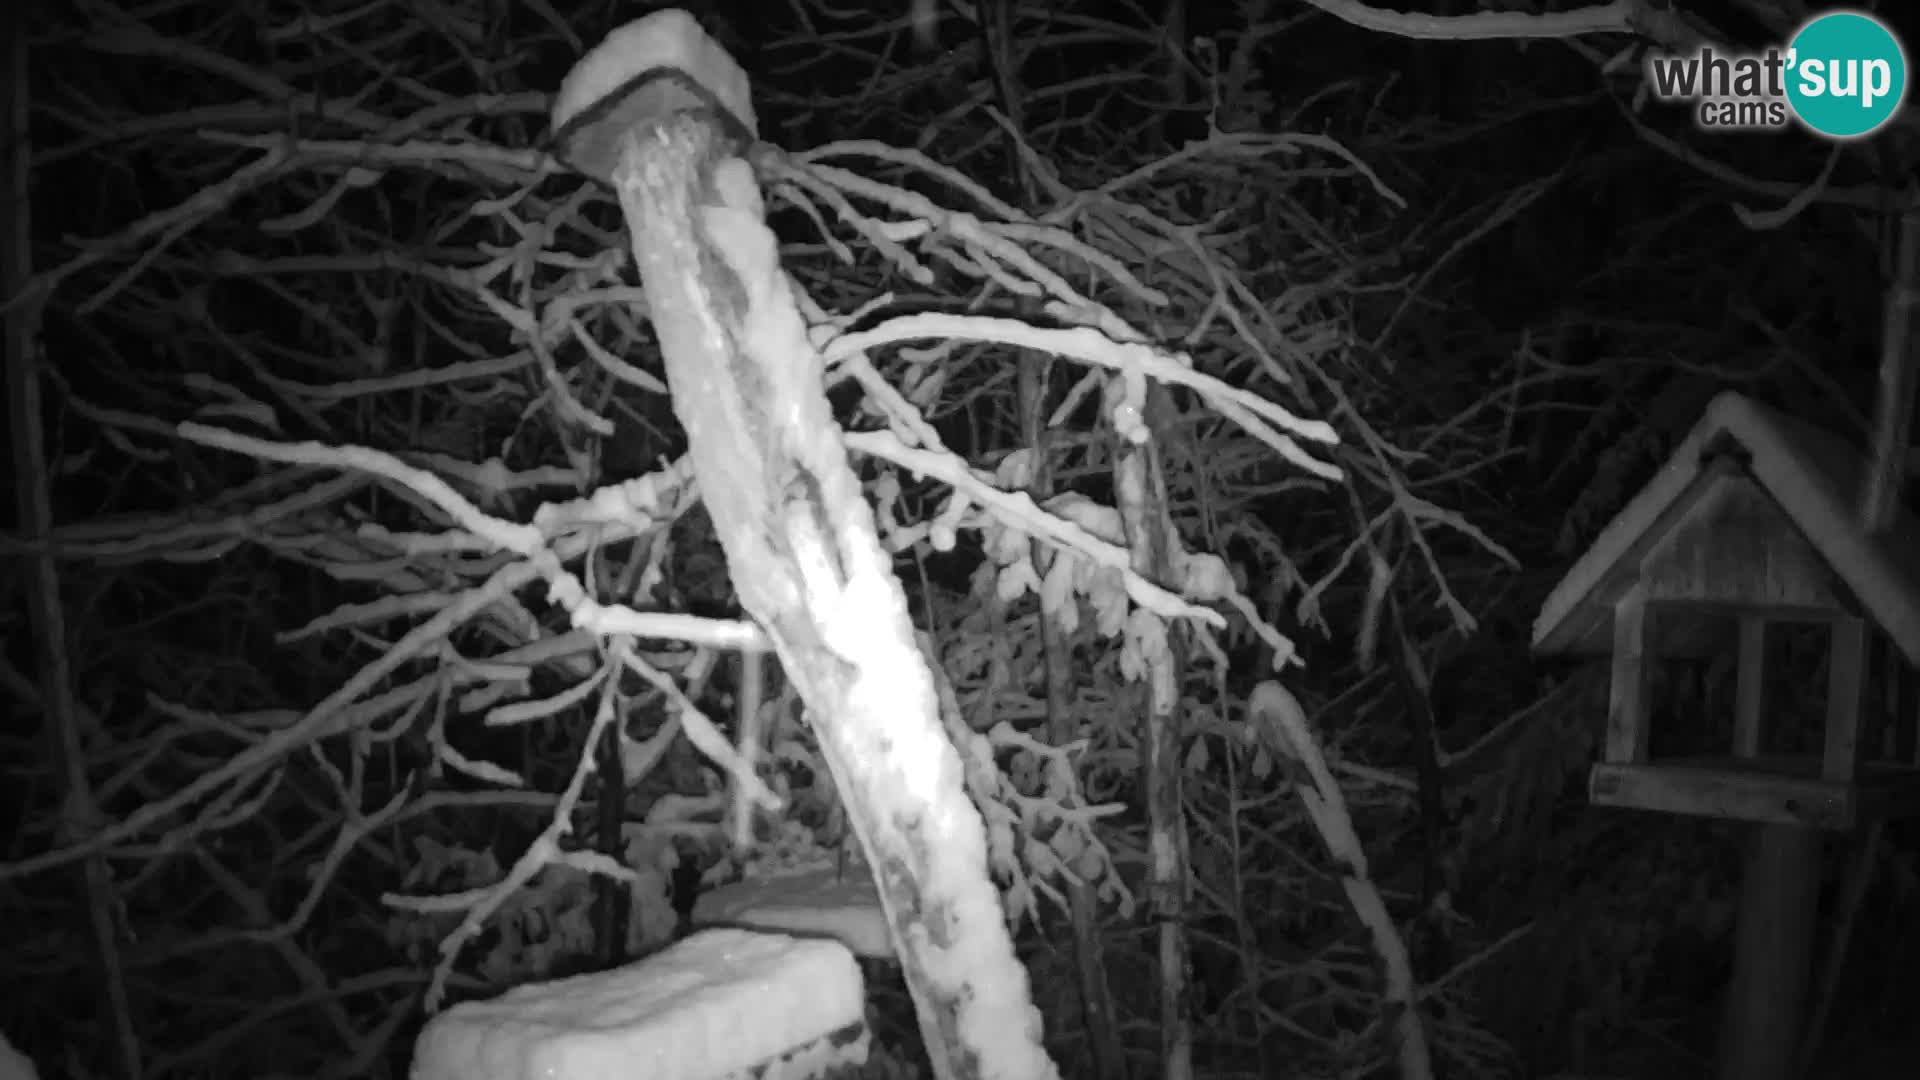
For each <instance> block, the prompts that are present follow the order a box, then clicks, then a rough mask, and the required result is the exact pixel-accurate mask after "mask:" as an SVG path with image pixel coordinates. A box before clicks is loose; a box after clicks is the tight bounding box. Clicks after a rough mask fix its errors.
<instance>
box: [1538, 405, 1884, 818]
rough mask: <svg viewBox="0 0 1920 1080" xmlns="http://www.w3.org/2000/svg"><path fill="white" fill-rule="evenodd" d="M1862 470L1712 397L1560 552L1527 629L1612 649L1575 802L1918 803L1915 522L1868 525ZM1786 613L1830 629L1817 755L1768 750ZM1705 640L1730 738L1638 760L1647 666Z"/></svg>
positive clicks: (1648, 720)
mask: <svg viewBox="0 0 1920 1080" xmlns="http://www.w3.org/2000/svg"><path fill="white" fill-rule="evenodd" d="M1865 475H1866V467H1865V464H1864V462H1863V461H1862V459H1861V456H1860V455H1859V454H1858V453H1857V452H1856V451H1854V450H1853V449H1852V448H1851V447H1849V446H1847V445H1846V444H1845V443H1844V442H1843V441H1841V440H1840V439H1838V438H1836V437H1834V436H1833V435H1831V434H1830V433H1827V432H1824V431H1820V430H1817V429H1814V428H1811V427H1808V426H1806V425H1804V424H1801V423H1799V422H1797V421H1795V420H1792V419H1790V418H1788V417H1786V416H1783V415H1781V414H1779V413H1777V412H1775V411H1773V410H1771V409H1769V408H1767V407H1765V406H1763V405H1760V404H1758V403H1756V402H1754V401H1751V400H1749V399H1747V398H1745V397H1743V396H1741V395H1739V394H1735V393H1725V394H1722V395H1720V396H1719V397H1717V398H1715V399H1714V401H1713V402H1712V403H1711V404H1710V405H1709V406H1708V408H1707V410H1706V412H1705V414H1704V415H1703V416H1702V418H1701V420H1700V422H1699V423H1698V424H1696V425H1695V427H1694V430H1693V431H1692V433H1691V434H1689V435H1688V436H1687V438H1686V439H1685V441H1683V442H1682V443H1681V444H1680V446H1679V448H1678V449H1676V450H1675V451H1674V453H1673V454H1672V456H1671V457H1670V458H1669V459H1668V460H1667V462H1666V464H1665V466H1663V467H1662V468H1661V470H1660V472H1659V474H1658V475H1657V476H1656V477H1655V478H1654V479H1653V481H1652V482H1651V483H1650V484H1648V485H1647V487H1646V488H1645V489H1643V490H1642V491H1641V492H1640V493H1639V494H1638V495H1637V496H1636V497H1635V498H1634V499H1633V500H1632V501H1631V502H1630V503H1629V504H1628V505H1627V507H1626V508H1625V509H1624V510H1622V511H1621V512H1620V513H1619V515H1618V516H1617V517H1615V518H1614V519H1613V521H1612V522H1611V523H1610V524H1608V526H1607V527H1606V529H1605V530H1603V531H1602V532H1601V534H1600V536H1599V537H1598V538H1597V539H1596V540H1595V541H1594V543H1593V546H1592V547H1591V548H1590V549H1589V550H1588V551H1587V552H1586V554H1585V555H1584V556H1582V557H1581V559H1580V560H1579V561H1578V562H1577V563H1575V564H1574V566H1573V569H1572V570H1571V571H1569V572H1568V573H1567V575H1566V577H1565V578H1564V579H1563V580H1562V581H1561V582H1560V585H1559V586H1558V587H1557V588H1556V589H1555V590H1554V591H1553V593H1552V594H1551V595H1550V596H1549V597H1548V599H1547V601H1546V603H1545V605H1544V606H1543V607H1542V609H1541V612H1540V616H1539V618H1538V619H1537V620H1535V622H1534V632H1533V642H1534V649H1535V650H1536V651H1537V652H1541V653H1558V654H1573V655H1592V656H1601V655H1606V656H1610V657H1611V662H1612V669H1613V677H1612V688H1611V700H1610V704H1609V709H1608V713H1607V729H1606V747H1605V751H1604V754H1603V756H1602V760H1601V761H1600V762H1599V763H1598V764H1596V765H1595V766H1594V768H1593V771H1592V774H1591V777H1590V781H1589V794H1590V797H1591V799H1592V801H1593V802H1595V803H1597V804H1599V805H1603V806H1622V807H1637V808H1640V809H1643V810H1660V811H1665V812H1667V813H1672V814H1694V815H1701V816H1706V817H1716V818H1729V819H1735V820H1743V821H1755V822H1770V823H1777V824H1792V825H1806V826H1813V827H1817V828H1822V829H1830V830H1845V829H1851V828H1853V827H1854V826H1856V825H1859V824H1861V823H1863V822H1865V821H1868V820H1871V819H1873V818H1876V817H1892V816H1900V815H1908V814H1913V813H1916V812H1920V761H1917V760H1916V756H1915V750H1914V741H1915V735H1914V725H1915V724H1916V722H1920V720H1917V719H1916V713H1917V712H1920V706H1916V705H1915V704H1914V701H1913V693H1912V686H1913V683H1914V671H1915V669H1917V668H1920V523H1916V522H1915V520H1914V518H1913V515H1912V514H1910V513H1904V512H1903V513H1901V514H1899V515H1898V517H1897V519H1896V521H1895V523H1894V525H1893V527H1892V528H1891V529H1890V530H1887V531H1886V532H1884V533H1882V534H1881V535H1879V536H1869V535H1867V534H1866V533H1865V531H1864V530H1863V529H1862V528H1861V526H1860V525H1859V524H1858V517H1857V514H1856V512H1855V509H1854V507H1855V504H1856V502H1857V499H1856V490H1857V488H1858V486H1859V484H1860V483H1861V479H1862V478H1863V477H1864V476H1865ZM1792 624H1799V625H1815V626H1821V627H1824V628H1826V631H1827V633H1828V634H1829V641H1830V644H1829V653H1828V657H1827V662H1826V665H1825V666H1826V694H1825V699H1826V700H1825V717H1824V724H1823V740H1822V747H1821V749H1820V751H1819V752H1818V753H1805V752H1802V753H1776V752H1770V750H1769V745H1768V734H1769V726H1770V722H1772V721H1776V720H1777V719H1778V718H1777V717H1772V716H1769V715H1768V707H1767V696H1768V695H1767V676H1768V670H1767V652H1766V642H1767V631H1768V628H1769V627H1772V626H1781V625H1792ZM1876 637H1878V638H1879V641H1877V642H1876V640H1875V639H1876ZM1876 644H1878V645H1881V646H1883V647H1882V648H1879V649H1876V648H1874V646H1875V645H1876ZM1720 650H1727V651H1728V652H1729V653H1731V654H1733V656H1734V657H1735V661H1734V662H1735V665H1736V670H1735V676H1734V682H1735V686H1734V693H1733V722H1732V733H1731V739H1730V741H1729V745H1727V746H1726V748H1725V750H1724V752H1721V753H1713V754H1693V755H1688V756H1682V757H1677V758H1668V759H1661V758H1658V757H1654V756H1652V755H1651V753H1650V750H1651V748H1652V746H1653V744H1654V741H1655V737H1656V736H1658V735H1661V734H1663V733H1662V732H1656V731H1655V730H1654V729H1653V721H1654V717H1655V715H1656V710H1655V707H1654V706H1655V702H1654V700H1653V696H1654V688H1655V685H1656V683H1655V679H1654V676H1655V674H1656V671H1657V665H1659V664H1660V663H1661V662H1662V661H1663V660H1665V659H1668V658H1695V659H1698V658H1702V657H1706V656H1710V655H1712V654H1714V653H1716V652H1718V651H1720ZM1876 661H1877V663H1876ZM1661 715H1663V716H1665V715H1670V714H1668V713H1663V714H1661ZM1689 719H1690V718H1688V717H1685V716H1678V717H1673V720H1675V721H1677V722H1681V723H1685V722H1687V721H1688V720H1689Z"/></svg>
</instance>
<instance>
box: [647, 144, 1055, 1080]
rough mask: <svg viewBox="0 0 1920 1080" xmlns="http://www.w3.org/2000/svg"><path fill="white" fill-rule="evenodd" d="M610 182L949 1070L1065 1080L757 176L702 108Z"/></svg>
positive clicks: (704, 483) (723, 536)
mask: <svg viewBox="0 0 1920 1080" xmlns="http://www.w3.org/2000/svg"><path fill="white" fill-rule="evenodd" d="M629 138H630V139H631V140H632V141H631V144H630V145H629V146H627V147H626V148H625V150H624V151H623V160H624V161H626V162H627V166H628V167H625V168H623V169H622V170H620V172H619V173H618V175H617V176H616V187H617V188H618V190H619V197H620V205H621V208H622V210H623V211H624V213H625V214H626V217H627V221H628V224H629V227H630V229H631V233H632V244H633V253H634V258H635V261H636V263H637V265H638V266H639V268H640V272H641V276H642V280H643V284H644V287H645V293H646V299H647V305H648V308H649V309H650V317H651V319H652V322H653V325H654V327H655V329H656V331H657V332H658V334H659V337H660V343H661V351H662V353H663V355H664V357H665V362H666V369H667V376H668V383H669V385H670V387H671V389H672V392H673V404H674V410H675V413H676V415H677V416H678V417H679V418H680V422H681V424H682V426H683V427H684V428H685V429H686V432H687V438H688V443H689V447H690V452H691V458H692V462H693V467H694V473H695V476H696V477H697V479H698V482H699V487H700V491H701V494H702V497H703V498H704V500H705V502H706V504H707V507H708V510H709V512H710V513H711V515H712V518H713V523H714V527H715V532H716V533H717V535H718V536H719V539H720V543H721V546H722V548H723V549H724V550H725V552H726V555H727V562H728V566H729V569H730V571H731V573H732V576H733V579H734V585H735V590H736V592H737V593H738V595H739V597H740V602H741V606H742V607H743V608H745V609H746V611H747V612H748V613H749V614H751V615H752V616H753V617H754V619H755V620H756V621H758V622H759V623H760V625H761V626H762V627H763V628H764V629H765V630H766V632H767V635H768V637H769V638H770V639H771V641H772V644H773V648H774V650H775V652H776V653H777V654H778V655H779V657H780V660H781V662H782V664H783V665H784V666H785V668H786V672H787V675H788V677H789V678H791V679H792V680H793V682H794V684H795V686H796V687H797V688H798V689H799V691H800V694H801V696H802V697H803V698H804V700H805V701H806V704H807V709H808V713H809V716H810V718H811V722H812V724H813V727H814V730H815V733H816V734H817V736H818V738H819V742H820V746H821V750H822V753H823V755H824V756H825V758H826V761H827V763H828V767H829V768H830V769H831V771H832V773H833V779H834V783H835V785H836V786H837V787H838V789H839V791H840V793H841V797H842V799H843V800H844V802H845V804H846V806H847V809H848V816H849V819H850V821H851V823H852V826H853V829H854V832H855V834H856V836H857V837H858V839H859V841H860V843H861V846H862V849H863V850H864V852H865V854H866V856H867V861H868V864H869V865H870V866H871V867H872V868H873V873H874V876H875V879H876V883H877V884H878V886H879V891H880V896H881V900H882V903H883V905H884V907H885V909H886V912H887V918H888V922H889V924H890V927H891V930H892V933H893V936H894V940H895V947H896V949H897V950H898V955H899V956H900V959H901V963H902V965H903V967H904V969H905V973H906V979H907V984H908V986H909V988H910V990H911V991H912V994H913V998H914V1003H915V1005H916V1007H917V1010H918V1012H919V1018H920V1027H921V1031H922V1033H923V1036H924V1038H925V1040H926V1045H927V1050H928V1053H929V1056H930V1058H931V1059H932V1061H933V1064H934V1069H935V1072H936V1074H937V1075H938V1076H940V1077H942V1078H949V1077H952V1078H972V1077H993V1078H1004V1080H1016V1078H1017V1080H1029V1078H1040V1080H1044V1078H1047V1077H1051V1076H1054V1075H1056V1071H1055V1068H1054V1066H1053V1063H1052V1062H1051V1061H1050V1060H1049V1059H1048V1058H1047V1056H1046V1053H1045V1051H1044V1050H1043V1049H1042V1048H1041V1045H1040V1018H1039V1014H1038V1012H1037V1010H1035V1009H1034V1007H1033V1005H1032V1002H1031V995H1030V992H1029V988H1028V984H1027V977H1026V972H1025V970H1024V969H1023V968H1022V967H1021V966H1020V963H1019V961H1018V959H1017V958H1016V957H1015V956H1014V952H1013V943H1012V938H1011V936H1010V934H1009V932H1008V930H1007V926H1006V922H1005V920H1004V917H1003V915H1002V911H1001V906H1000V901H999V895H998V892H997V891H996V889H995V888H994V885H993V883H992V880H991V879H990V877H989V876H988V872H987V862H986V840H985V829H984V825H983V823H982V821H981V818H980V814H979V812H978V810H977V809H976V808H975V807H974V806H973V804H972V803H971V802H970V801H969V800H968V798H967V796H966V793H965V791H964V789H963V787H962V782H961V767H960V761H959V758H958V755H957V754H956V753H955V751H954V749H953V747H952V745H951V743H950V742H949V741H948V739H947V737H946V734H945V732H944V730H943V728H942V726H941V722H940V719H939V714H938V711H937V709H938V705H937V701H936V697H935V693H934V688H933V682H932V678H931V675H930V673H929V671H928V669H927V666H926V661H925V659H924V658H923V656H922V655H921V653H920V651H919V649H918V648H917V646H916V645H915V643H914V639H913V634H912V625H911V623H910V622H909V620H908V618H907V612H906V599H905V596H904V594H903V593H902V591H901V588H900V584H899V581H898V580H897V579H896V578H895V576H894V574H893V571H892V566H891V561H890V559H889V558H888V557H887V555H886V553H885V552H884V550H883V549H882V548H881V546H880V541H879V537H878V534H877V533H876V531H875V528H874V520H873V514H872V510H871V508H870V507H869V506H868V505H867V503H866V501H865V497H864V494H863V493H862V491H861V488H860V484H859V480H858V478H857V477H856V476H855V475H854V473H853V471H852V469H851V468H850V467H849V466H848V463H847V459H846V451H845V448H844V446H843V445H842V443H841V439H840V429H839V426H838V425H837V424H836V423H835V421H834V419H833V415H832V413H831V411H830V409H829V406H828V403H827V399H826V393H825V388H824V383H823V378H822V364H821V360H820V357H819V354H818V352H817V351H816V350H815V349H814V347H813V346H812V344H811V343H810V341H809V339H808V337H807V333H806V327H805V324H804V322H803V320H802V318H801V315H800V312H799V309H798V307H797V306H796V304H795V301H794V297H793V294H792V292H791V291H790V290H791V288H792V286H791V284H790V282H789V280H788V278H787V276H786V274H785V273H784V271H783V270H782V269H781V266H780V262H779V258H778V249H777V246H776V243H775V239H774V236H773V234H772V233H771V232H770V231H769V230H768V229H767V227H766V225H765V223H764V208H763V204H762V196H761V193H760V190H759V186H758V183H757V181H756V179H755V177H754V174H753V170H752V169H751V167H749V165H748V164H747V163H746V162H745V161H744V160H742V159H741V158H739V157H736V156H733V155H734V152H735V149H736V147H735V146H734V145H733V143H732V140H730V139H728V138H727V137H726V136H725V133H724V132H723V131H722V130H721V128H720V127H719V125H717V124H715V123H714V122H713V120H712V119H710V118H708V117H705V116H702V115H699V114H696V113H689V112H681V113H678V114H675V115H671V116H668V117H665V118H663V119H660V120H658V121H656V122H653V123H649V124H646V125H642V126H641V127H640V128H639V129H637V130H635V131H633V132H631V133H630V135H629Z"/></svg>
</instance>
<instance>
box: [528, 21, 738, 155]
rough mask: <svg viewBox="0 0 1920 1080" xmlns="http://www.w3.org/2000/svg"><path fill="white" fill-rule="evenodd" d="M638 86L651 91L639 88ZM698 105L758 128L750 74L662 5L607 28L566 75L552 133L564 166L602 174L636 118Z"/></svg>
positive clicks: (695, 26)
mask: <svg viewBox="0 0 1920 1080" xmlns="http://www.w3.org/2000/svg"><path fill="white" fill-rule="evenodd" d="M663 76H664V77H665V78H663ZM642 86H650V87H652V91H653V92H651V93H647V94H641V93H637V92H636V91H637V90H638V89H639V88H640V87H642ZM701 105H714V106H718V107H719V108H720V109H723V110H725V112H726V114H727V115H728V116H729V117H731V118H732V120H733V121H734V122H736V123H738V124H739V125H740V129H741V130H742V131H743V132H744V133H745V134H746V135H747V136H748V137H749V138H752V137H754V135H755V133H756V131H757V130H758V123H759V122H758V120H757V119H756V118H755V116H754V112H753V90H752V87H751V85H750V84H749V82H748V79H747V73H746V72H745V71H743V70H742V69H741V67H740V65H739V64H738V63H737V62H736V61H735V60H734V59H733V57H732V56H730V55H729V54H728V53H727V50H725V49H724V48H721V46H720V43H719V42H717V41H714V40H713V38H711V37H709V36H708V35H707V32H706V31H705V30H703V29H701V27H700V24H699V22H697V21H696V20H695V19H694V17H693V16H691V15H689V14H687V13H686V12H684V11H682V10H680V9H679V8H663V9H661V10H659V11H655V12H652V13H650V14H647V15H644V16H642V17H640V18H638V19H635V20H633V21H632V22H630V23H627V24H626V25H625V26H622V27H620V28H618V29H616V30H614V31H613V32H612V33H611V34H608V35H607V37H606V39H605V40H604V41H602V42H601V43H600V44H598V45H596V46H594V47H593V49H591V50H590V51H588V53H587V55H586V56H584V57H581V59H580V62H579V63H577V64H575V65H574V66H573V70H572V71H569V72H568V73H567V77H566V78H565V79H563V80H562V81H561V83H560V92H559V93H558V94H556V95H555V96H554V100H553V113H552V122H553V129H554V139H555V143H556V146H557V147H558V152H559V156H560V157H561V158H562V159H563V160H565V161H566V162H567V163H568V164H570V165H572V166H573V167H574V168H576V169H579V170H581V171H582V172H585V173H587V174H589V175H591V176H597V177H599V178H601V179H607V178H609V177H610V176H611V175H612V173H613V171H614V168H615V166H616V165H617V163H618V158H619V154H620V140H621V139H622V138H623V137H624V136H625V135H626V134H627V132H629V131H630V130H631V129H632V128H633V127H634V126H635V125H636V124H638V123H640V122H641V121H643V120H645V119H649V118H653V119H657V118H659V117H661V116H662V115H663V114H664V113H667V112H672V111H675V110H676V109H678V108H686V107H698V106H701Z"/></svg>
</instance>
